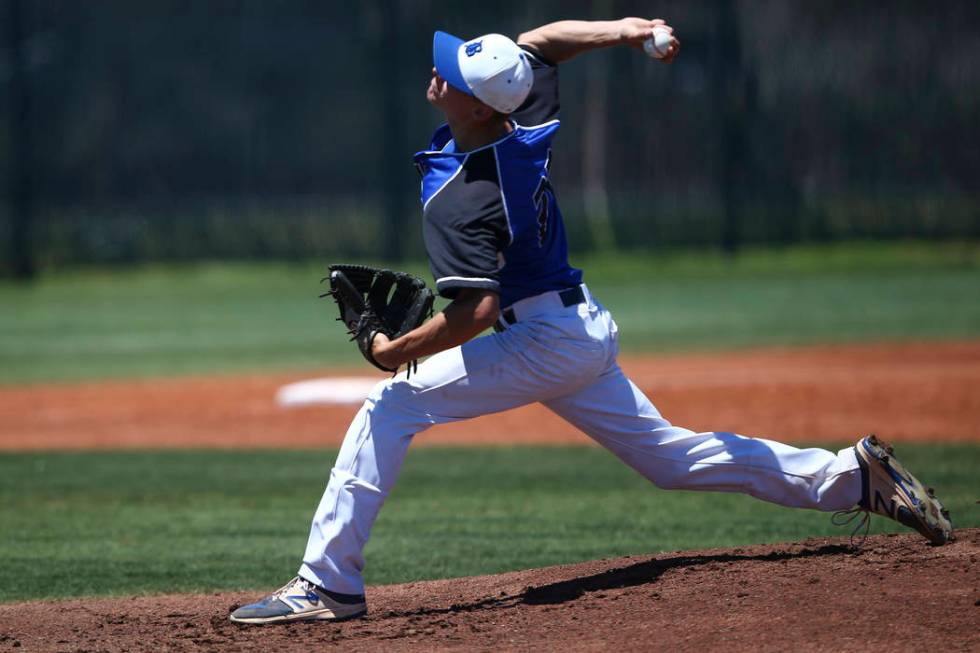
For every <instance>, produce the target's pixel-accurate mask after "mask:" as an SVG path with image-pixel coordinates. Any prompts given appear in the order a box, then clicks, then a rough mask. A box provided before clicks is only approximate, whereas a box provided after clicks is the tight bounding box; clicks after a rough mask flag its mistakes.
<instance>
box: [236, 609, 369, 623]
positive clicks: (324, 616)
mask: <svg viewBox="0 0 980 653" xmlns="http://www.w3.org/2000/svg"><path fill="white" fill-rule="evenodd" d="M366 614H367V608H362V609H360V610H357V611H356V612H352V613H350V614H341V615H337V613H336V612H334V611H333V610H317V611H315V612H313V611H311V612H295V613H293V614H287V615H276V616H274V617H235V616H231V615H229V617H228V618H229V619H231V620H232V621H234V622H235V623H239V624H253V625H265V624H283V623H291V622H294V621H347V620H348V619H356V618H358V617H363V616H364V615H366Z"/></svg>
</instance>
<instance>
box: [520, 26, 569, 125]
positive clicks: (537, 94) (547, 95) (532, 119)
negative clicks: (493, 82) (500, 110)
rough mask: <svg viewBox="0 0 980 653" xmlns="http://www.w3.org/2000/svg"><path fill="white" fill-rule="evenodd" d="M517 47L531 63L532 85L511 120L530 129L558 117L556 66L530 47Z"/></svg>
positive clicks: (524, 45)
mask: <svg viewBox="0 0 980 653" xmlns="http://www.w3.org/2000/svg"><path fill="white" fill-rule="evenodd" d="M519 45H520V47H521V49H522V50H524V52H525V55H526V56H527V59H528V61H529V62H530V63H531V70H532V71H533V73H534V84H533V85H532V86H531V92H530V93H529V94H528V96H527V99H526V100H524V103H523V104H522V105H521V106H519V107H518V108H517V111H515V112H514V113H512V114H511V118H513V119H514V121H515V122H517V124H519V125H524V126H527V127H531V126H534V125H540V124H543V123H546V122H548V121H549V120H554V119H555V118H557V117H558V109H559V102H558V66H556V65H555V64H553V63H551V62H550V61H548V60H547V59H545V58H544V57H543V56H542V55H541V53H540V52H538V51H537V50H536V49H535V48H533V47H531V46H530V45H526V44H519Z"/></svg>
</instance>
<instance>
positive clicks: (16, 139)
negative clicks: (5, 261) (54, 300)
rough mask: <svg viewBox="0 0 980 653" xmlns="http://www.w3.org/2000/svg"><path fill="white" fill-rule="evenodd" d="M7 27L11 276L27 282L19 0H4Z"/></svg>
mask: <svg viewBox="0 0 980 653" xmlns="http://www.w3.org/2000/svg"><path fill="white" fill-rule="evenodd" d="M8 3H9V4H8V5H7V7H8V12H7V28H8V38H9V41H10V52H11V56H10V60H11V67H12V70H11V76H10V140H11V142H12V147H11V156H12V159H13V160H12V161H11V165H10V195H11V202H10V204H11V211H12V213H13V215H12V219H11V232H12V233H11V238H10V262H11V273H12V274H13V277H14V278H15V279H19V280H22V281H27V280H30V279H33V278H34V276H35V275H36V273H37V266H36V264H35V261H34V243H33V238H32V231H33V222H34V151H33V150H34V144H33V133H32V124H31V123H32V120H31V84H30V79H29V76H28V65H29V62H28V60H27V56H26V52H25V49H26V44H25V41H26V35H25V32H29V30H27V29H26V28H25V22H26V17H25V16H24V11H23V9H24V8H23V3H22V0H8Z"/></svg>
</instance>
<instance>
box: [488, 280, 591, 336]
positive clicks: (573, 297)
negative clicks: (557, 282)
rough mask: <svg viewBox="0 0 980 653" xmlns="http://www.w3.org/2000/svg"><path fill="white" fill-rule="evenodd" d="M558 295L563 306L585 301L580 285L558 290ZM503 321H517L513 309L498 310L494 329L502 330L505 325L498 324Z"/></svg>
mask: <svg viewBox="0 0 980 653" xmlns="http://www.w3.org/2000/svg"><path fill="white" fill-rule="evenodd" d="M558 297H559V298H560V299H561V305H562V306H564V307H565V308H568V307H569V306H576V305H578V304H581V303H582V302H584V301H585V293H584V292H583V291H582V286H573V287H572V288H565V289H564V290H560V291H558ZM501 322H504V323H506V324H507V326H510V325H512V324H514V323H515V322H517V316H515V315H514V309H513V308H510V307H507V308H505V309H504V310H502V311H500V319H499V320H497V321H496V322H495V323H494V325H493V330H494V331H498V332H499V331H503V330H504V329H505V328H506V327H505V326H503V325H502V324H500V323H501Z"/></svg>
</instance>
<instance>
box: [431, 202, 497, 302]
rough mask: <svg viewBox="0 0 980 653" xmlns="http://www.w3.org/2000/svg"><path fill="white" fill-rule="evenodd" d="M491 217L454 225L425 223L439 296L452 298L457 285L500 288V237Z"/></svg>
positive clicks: (489, 288) (486, 288)
mask: <svg viewBox="0 0 980 653" xmlns="http://www.w3.org/2000/svg"><path fill="white" fill-rule="evenodd" d="M491 221H492V218H491V220H480V219H476V220H472V221H470V222H469V223H467V224H464V225H459V226H456V227H450V226H448V225H444V224H440V223H426V225H425V229H424V231H425V246H426V250H428V253H429V266H430V268H431V269H432V276H433V277H434V278H435V280H436V290H437V291H439V294H440V295H442V296H443V297H447V298H449V299H452V298H454V297H455V296H456V295H457V293H458V292H459V290H460V289H461V288H482V289H484V290H493V291H495V292H499V291H500V278H499V272H498V267H499V265H498V263H497V252H498V251H499V248H500V239H499V237H498V234H496V233H495V230H494V229H493V228H492V227H491Z"/></svg>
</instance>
